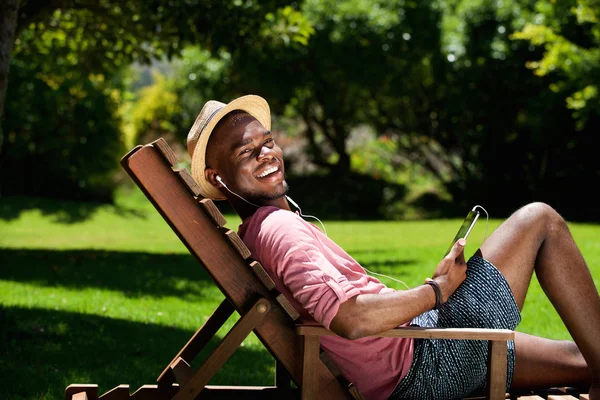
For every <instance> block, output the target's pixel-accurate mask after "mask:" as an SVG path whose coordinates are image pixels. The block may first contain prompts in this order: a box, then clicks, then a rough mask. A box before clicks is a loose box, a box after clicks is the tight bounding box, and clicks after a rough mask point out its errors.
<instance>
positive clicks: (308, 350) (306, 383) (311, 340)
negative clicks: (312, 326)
mask: <svg viewBox="0 0 600 400" xmlns="http://www.w3.org/2000/svg"><path fill="white" fill-rule="evenodd" d="M320 350H321V344H320V340H319V337H318V336H305V337H304V368H303V370H302V400H317V399H318V398H319V397H318V395H319V380H318V377H317V368H316V367H317V362H318V361H319V353H320Z"/></svg>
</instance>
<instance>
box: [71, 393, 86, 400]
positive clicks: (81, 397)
mask: <svg viewBox="0 0 600 400" xmlns="http://www.w3.org/2000/svg"><path fill="white" fill-rule="evenodd" d="M72 399H73V400H88V397H87V394H85V392H81V393H77V394H74V395H73V397H72Z"/></svg>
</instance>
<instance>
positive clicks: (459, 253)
mask: <svg viewBox="0 0 600 400" xmlns="http://www.w3.org/2000/svg"><path fill="white" fill-rule="evenodd" d="M466 244H467V241H466V240H465V239H458V240H457V241H456V243H454V246H452V250H450V253H448V257H450V258H452V259H457V258H459V257H462V261H463V262H464V258H465V254H464V252H463V250H464V249H465V245H466Z"/></svg>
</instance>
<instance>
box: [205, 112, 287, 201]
mask: <svg viewBox="0 0 600 400" xmlns="http://www.w3.org/2000/svg"><path fill="white" fill-rule="evenodd" d="M225 118H226V120H224V121H222V122H221V123H220V124H219V126H218V127H217V129H215V130H214V131H213V133H212V135H211V138H210V140H209V145H208V147H207V150H206V151H207V157H206V161H207V166H208V167H207V173H208V174H209V175H210V174H211V171H214V172H215V173H216V174H218V175H219V176H220V177H221V179H222V180H223V181H224V182H225V184H226V185H227V187H228V188H229V189H230V190H231V191H233V192H235V193H237V194H238V195H240V196H241V197H243V198H245V199H246V200H248V201H250V202H252V203H255V204H259V205H266V204H269V203H270V202H271V201H273V200H276V199H279V198H281V197H283V196H284V195H285V194H286V193H287V191H288V185H287V183H286V182H285V177H284V172H285V170H284V163H283V152H282V151H281V149H280V148H279V147H278V146H277V145H276V144H275V141H274V140H273V136H272V134H271V132H270V131H268V130H266V129H265V128H264V127H263V126H262V124H261V123H260V122H258V121H257V120H256V119H255V118H254V117H252V116H250V115H249V114H246V113H242V114H233V115H229V116H226V117H225ZM209 180H211V179H210V178H209Z"/></svg>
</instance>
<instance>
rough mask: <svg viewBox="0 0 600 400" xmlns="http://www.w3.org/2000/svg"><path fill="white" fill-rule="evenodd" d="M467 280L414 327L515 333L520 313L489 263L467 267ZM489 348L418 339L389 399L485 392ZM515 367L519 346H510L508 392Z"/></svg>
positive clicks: (463, 342)
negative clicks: (515, 347)
mask: <svg viewBox="0 0 600 400" xmlns="http://www.w3.org/2000/svg"><path fill="white" fill-rule="evenodd" d="M467 266H468V267H467V278H466V279H465V281H464V282H463V283H462V284H461V285H460V286H459V287H458V289H457V290H456V292H454V293H453V294H452V296H450V298H449V299H448V301H447V302H446V303H445V304H444V305H443V306H442V307H441V308H440V309H439V310H431V311H428V312H426V313H423V314H421V315H419V316H418V317H416V318H415V319H413V320H412V325H418V326H423V327H438V328H492V329H511V330H514V329H515V328H516V327H517V325H518V324H519V322H520V321H521V314H520V312H519V308H518V307H517V304H516V303H515V299H514V297H513V294H512V291H511V290H510V287H509V286H508V283H507V282H506V280H505V279H504V276H503V275H502V274H501V273H500V271H498V270H497V269H496V267H494V266H493V265H492V264H491V263H490V262H488V261H487V260H485V259H483V258H481V257H477V256H474V257H472V258H471V259H470V260H469V261H468V262H467ZM487 353H488V343H487V341H483V340H445V339H415V351H414V358H413V362H412V365H411V367H410V370H409V371H408V373H407V374H406V376H405V377H404V378H402V380H401V381H400V382H399V383H398V386H397V387H396V389H394V392H393V393H392V395H391V396H390V397H389V399H418V400H426V399H435V400H442V399H459V398H463V397H465V396H468V395H469V394H472V393H476V392H477V393H478V392H481V391H483V390H485V385H486V374H487ZM514 365H515V351H514V342H513V341H509V342H508V367H507V378H506V388H507V390H508V389H509V388H510V384H511V382H512V376H513V370H514Z"/></svg>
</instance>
